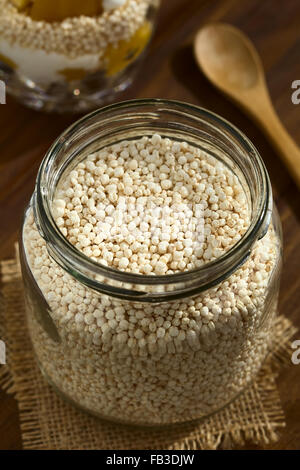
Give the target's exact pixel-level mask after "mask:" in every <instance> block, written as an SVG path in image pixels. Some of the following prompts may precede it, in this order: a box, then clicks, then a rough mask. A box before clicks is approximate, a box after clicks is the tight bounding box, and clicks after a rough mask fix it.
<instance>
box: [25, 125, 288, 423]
mask: <svg viewBox="0 0 300 470" xmlns="http://www.w3.org/2000/svg"><path fill="white" fill-rule="evenodd" d="M52 214H53V218H54V220H55V222H56V225H57V227H58V229H59V231H60V232H61V234H62V235H63V236H64V237H65V238H66V240H68V242H69V243H70V244H71V245H73V247H75V248H76V250H78V252H80V253H81V254H82V255H85V257H87V258H89V259H92V260H93V261H94V263H95V264H96V263H97V264H99V265H102V266H106V267H107V268H112V269H113V270H117V271H118V272H123V273H128V274H135V275H138V276H148V277H151V276H152V278H154V279H156V278H157V279H158V280H159V281H158V282H160V281H161V278H162V276H171V277H172V276H174V275H178V274H180V273H184V272H187V271H188V272H192V271H195V272H196V270H197V269H199V268H205V267H206V266H209V265H210V264H211V263H214V262H215V263H216V262H218V260H219V259H221V258H222V257H224V256H225V255H226V254H227V253H228V252H230V250H231V249H232V248H233V247H235V246H236V245H237V244H238V243H239V242H240V241H241V239H242V238H243V236H244V235H245V234H246V232H247V230H248V229H249V225H250V221H251V208H250V205H249V197H248V195H247V193H246V192H245V190H244V187H243V184H242V183H241V181H240V179H239V178H238V177H237V176H236V175H235V174H234V173H233V172H232V171H231V169H230V168H229V167H228V166H226V165H225V164H224V163H223V162H221V161H220V160H218V159H217V158H215V157H214V156H212V155H209V154H208V153H207V152H205V151H203V150H201V149H199V148H197V147H196V146H194V145H192V144H190V143H188V142H185V141H176V140H175V139H172V138H164V137H162V136H160V135H159V134H157V133H155V134H154V135H152V136H145V137H142V138H139V139H135V140H134V139H131V140H128V141H127V140H123V141H121V142H118V143H117V144H112V145H110V146H106V147H104V148H102V149H101V150H100V151H96V152H93V153H91V154H89V155H88V156H86V157H85V158H84V159H83V160H82V161H80V163H78V164H77V165H76V166H75V167H73V169H72V170H71V171H69V172H65V174H64V177H63V178H61V180H60V182H59V184H58V185H57V188H56V191H55V195H54V197H53V203H52ZM23 243H24V248H25V257H26V262H27V263H28V266H29V269H30V271H31V273H32V275H33V277H34V279H35V281H36V283H37V285H38V287H39V289H40V291H41V293H42V296H43V298H44V301H45V305H42V303H39V305H38V307H37V303H35V302H34V300H32V299H33V297H32V296H29V297H28V299H27V300H28V306H29V307H28V308H29V310H30V309H31V310H34V309H39V308H41V309H43V308H46V309H47V312H48V313H47V317H48V320H49V322H50V323H51V325H52V326H51V328H52V329H54V330H55V335H53V334H51V331H50V332H49V330H48V328H47V324H46V322H45V321H44V320H43V319H42V320H41V318H40V317H39V316H38V315H28V319H29V328H30V333H31V337H32V341H33V345H34V348H35V352H36V355H37V357H38V360H39V363H40V365H41V368H42V370H43V372H44V373H45V375H46V376H47V377H48V378H49V380H50V381H51V383H53V384H54V385H55V387H56V388H57V389H58V390H59V391H61V392H62V393H63V394H64V395H65V396H66V397H68V398H69V399H71V400H72V401H73V402H75V403H76V404H78V405H80V406H81V407H82V408H84V409H86V410H88V411H90V412H92V413H94V414H96V415H98V416H103V417H107V418H109V419H114V420H121V421H124V422H129V423H135V424H149V425H155V424H169V423H175V422H182V421H186V420H192V419H197V418H201V417H203V416H206V415H208V414H210V413H212V412H214V411H216V410H217V409H218V408H220V407H222V406H223V405H224V404H226V403H227V402H229V401H230V400H232V399H233V398H234V397H235V396H236V395H237V393H239V392H240V391H241V390H242V389H243V388H244V387H245V386H246V384H247V383H248V382H249V381H250V380H251V378H252V377H253V375H254V374H255V373H256V372H257V370H258V369H259V367H260V366H261V363H262V361H263V359H264V357H265V356H266V354H267V348H268V343H269V340H270V336H271V323H272V319H273V316H274V314H275V311H276V299H277V292H275V293H274V292H273V290H274V289H275V287H274V285H273V284H274V282H275V281H274V279H273V278H274V276H275V274H274V273H276V272H277V269H278V264H279V258H280V244H279V238H278V235H277V233H276V230H274V226H273V224H272V223H270V225H269V228H268V230H267V233H266V234H264V236H263V237H262V238H261V239H260V240H257V241H256V242H255V244H254V245H253V247H252V249H251V252H250V253H249V254H248V258H247V259H246V260H244V261H243V263H241V264H240V266H239V267H237V268H236V269H234V270H233V272H232V273H231V274H230V275H227V276H224V278H223V279H222V280H221V281H220V282H218V283H217V284H216V285H212V287H210V288H208V289H205V290H203V291H200V292H198V293H196V294H195V295H191V296H187V297H184V296H181V297H180V298H172V299H171V300H169V301H168V300H165V301H163V302H158V301H157V302H148V303H146V302H143V300H141V301H139V300H138V299H137V300H136V301H135V300H134V299H132V300H128V299H126V298H125V299H122V298H121V296H119V297H118V296H116V295H105V294H103V293H99V292H97V291H95V290H93V289H91V288H90V287H88V286H86V285H85V284H83V283H82V282H80V278H78V279H77V278H76V274H75V276H72V275H70V274H69V273H67V272H66V271H65V270H64V269H63V268H62V267H60V266H59V265H58V264H57V263H56V261H54V259H52V257H50V256H49V253H48V251H47V243H46V241H45V240H44V239H43V238H42V237H41V235H40V234H39V231H38V230H37V227H36V223H35V220H34V216H33V211H32V209H31V208H29V210H28V212H27V214H26V218H25V223H24V229H23ZM112 285H113V284H112ZM124 285H125V283H124ZM270 286H271V291H272V292H271V291H270ZM152 288H153V289H154V287H151V286H149V287H148V292H151V289H152ZM168 289H169V287H168V285H163V286H162V287H161V291H162V292H165V293H166V292H167V291H168ZM45 306H46V307H45ZM49 318H50V319H49ZM47 330H48V331H47Z"/></svg>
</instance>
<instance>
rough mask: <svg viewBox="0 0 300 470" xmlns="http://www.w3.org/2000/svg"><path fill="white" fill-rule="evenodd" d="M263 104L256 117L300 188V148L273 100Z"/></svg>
mask: <svg viewBox="0 0 300 470" xmlns="http://www.w3.org/2000/svg"><path fill="white" fill-rule="evenodd" d="M261 105H262V108H261V111H259V109H256V113H255V118H256V120H257V122H258V123H259V124H260V126H261V127H262V128H263V130H264V131H265V133H266V134H267V136H268V137H269V139H270V141H271V143H272V144H273V146H274V148H275V149H276V151H277V152H278V153H279V155H280V156H281V158H282V160H283V162H284V163H285V165H286V166H287V168H288V170H289V172H290V174H291V176H292V177H293V179H294V181H295V183H296V184H297V185H298V188H299V189H300V148H299V147H298V145H297V144H296V143H295V141H294V140H293V139H292V137H291V136H290V135H289V133H288V132H287V130H286V129H285V127H284V126H283V124H282V123H281V121H280V119H279V117H278V116H277V113H276V111H275V109H274V107H273V105H272V103H271V100H269V99H267V101H266V102H265V103H264V104H263V102H262V103H261ZM259 107H260V106H259Z"/></svg>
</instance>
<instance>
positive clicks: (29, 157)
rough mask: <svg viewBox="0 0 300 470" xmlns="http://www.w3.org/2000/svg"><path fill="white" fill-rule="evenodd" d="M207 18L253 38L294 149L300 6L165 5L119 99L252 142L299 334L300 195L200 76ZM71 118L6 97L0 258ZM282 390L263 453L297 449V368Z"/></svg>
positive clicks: (10, 422)
mask: <svg viewBox="0 0 300 470" xmlns="http://www.w3.org/2000/svg"><path fill="white" fill-rule="evenodd" d="M209 21H226V22H229V23H232V24H234V25H236V26H238V27H240V28H241V29H242V30H243V31H244V32H245V33H247V34H248V35H249V36H250V37H251V39H252V40H253V42H254V43H255V45H256V46H257V49H258V51H259V53H260V55H261V57H262V60H263V64H264V67H265V71H266V74H267V82H268V85H269V88H270V93H271V96H272V100H273V103H274V105H275V108H276V110H277V112H278V114H279V116H280V118H281V119H282V121H283V123H284V124H285V126H286V127H287V129H288V131H289V132H290V133H291V135H292V136H293V137H294V138H295V140H296V141H297V143H298V145H300V134H299V129H300V104H299V105H293V104H292V102H291V92H292V90H291V83H292V81H293V80H296V79H300V2H299V0H285V1H283V0H281V1H279V0H264V1H261V0H245V1H241V0H163V2H162V8H161V13H160V17H159V24H158V29H157V33H156V36H155V38H154V39H153V42H152V45H151V48H150V52H149V54H148V56H147V58H146V61H145V64H144V66H143V68H142V70H141V72H140V75H139V77H138V79H137V81H136V83H135V85H134V86H133V87H132V88H131V89H130V90H129V91H128V92H126V94H125V95H124V99H130V98H145V97H147V98H150V97H160V98H170V99H178V100H182V101H188V102H191V103H194V104H197V105H201V106H203V107H207V108H209V109H211V110H213V111H215V112H217V113H219V114H220V115H222V116H224V117H225V118H227V119H228V120H230V121H231V122H233V123H234V124H235V125H237V126H238V127H239V128H240V129H241V130H243V131H244V132H245V133H246V134H247V135H248V137H250V139H252V141H253V142H254V143H255V145H256V146H257V148H258V149H259V151H260V153H261V155H262V157H263V159H264V161H265V163H266V165H267V168H268V170H269V173H270V177H271V181H272V185H273V190H274V196H275V201H276V203H277V206H278V208H279V212H280V216H281V220H282V224H283V232H284V269H283V276H282V284H281V294H280V304H279V308H280V312H281V313H284V314H285V315H287V316H288V317H289V318H291V319H292V320H293V321H294V323H295V324H297V325H298V326H299V327H300V278H299V262H300V245H299V239H300V224H299V217H300V197H299V192H298V191H297V188H296V186H295V185H294V183H293V181H292V179H291V178H290V176H289V175H288V173H287V171H286V169H285V167H284V166H283V164H282V163H281V162H280V161H279V159H278V157H277V155H276V154H275V152H274V151H273V150H272V148H271V146H270V145H269V143H268V142H267V140H266V139H265V138H264V136H263V135H262V133H261V132H260V131H259V129H258V128H257V127H256V126H255V125H254V124H253V123H252V122H251V121H250V120H249V119H248V118H246V117H245V116H244V115H243V114H242V113H241V112H240V111H238V110H237V108H235V107H234V105H232V104H231V103H230V102H229V101H228V100H227V99H226V98H224V97H223V96H221V95H220V94H219V93H218V92H217V91H216V90H215V89H214V88H213V87H212V86H211V85H210V84H209V83H208V82H207V81H206V79H205V78H204V77H203V76H202V75H201V73H200V72H199V71H198V70H197V67H196V65H195V62H194V59H193V52H192V47H191V44H192V40H193V36H194V34H195V32H196V30H197V29H198V28H199V27H200V26H201V25H202V24H204V23H205V22H209ZM75 118H76V117H74V116H63V115H62V116H57V115H56V116H55V115H46V114H43V113H37V112H34V111H31V110H29V109H26V108H24V107H22V106H21V105H19V104H17V103H16V102H15V101H14V100H12V99H10V98H9V99H8V103H7V104H6V105H0V129H1V130H0V258H1V259H4V258H9V257H11V256H12V255H13V245H14V242H15V241H16V239H17V235H18V229H19V226H20V221H21V217H22V213H23V210H24V207H25V205H26V204H27V202H28V199H29V197H30V195H31V193H32V191H33V187H34V181H35V176H36V172H37V169H38V166H39V164H40V162H41V159H42V157H43V155H44V152H45V150H46V149H47V148H48V146H49V145H50V143H51V142H52V141H53V139H54V138H55V137H56V136H57V135H58V134H59V133H60V132H61V131H62V130H63V129H64V128H65V127H66V126H67V125H69V124H70V123H71V122H73V121H74V119H75ZM298 339H300V332H299V338H298ZM0 367H1V366H0ZM279 391H280V395H281V398H282V404H283V408H284V411H285V414H286V423H287V426H286V428H285V429H284V430H283V431H282V432H281V437H280V440H279V441H278V442H276V443H275V444H271V445H268V446H266V447H265V448H268V449H299V448H300V365H298V366H296V365H291V367H290V368H289V369H287V370H285V371H284V372H282V373H281V375H280V378H279ZM21 447H22V444H21V437H20V430H19V421H18V410H17V404H16V402H15V400H14V399H13V398H12V397H10V396H7V395H6V394H5V393H3V392H1V391H0V449H21ZM246 448H250V449H253V448H255V446H253V445H248V446H246Z"/></svg>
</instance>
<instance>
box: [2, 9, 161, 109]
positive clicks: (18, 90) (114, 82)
mask: <svg viewBox="0 0 300 470" xmlns="http://www.w3.org/2000/svg"><path fill="white" fill-rule="evenodd" d="M58 3H59V4H58ZM159 4H160V0H88V1H86V2H78V1H77V2H74V0H63V1H59V2H58V1H57V0H49V1H48V0H47V1H46V0H45V1H40V0H34V1H31V0H18V1H17V0H0V79H2V80H4V82H5V84H6V89H7V91H8V93H10V94H11V95H13V96H15V97H16V98H17V99H18V100H19V101H21V102H22V103H23V104H25V105H28V106H30V107H32V108H35V109H37V110H45V111H56V112H84V111H88V110H91V109H95V108H97V107H99V106H100V105H102V104H103V103H105V102H109V101H112V100H114V99H115V98H116V96H117V95H118V93H120V92H122V91H124V90H125V89H126V88H127V87H128V86H129V85H130V84H131V83H132V80H133V78H134V76H135V74H136V72H137V70H138V68H139V65H140V63H141V60H142V57H143V52H144V51H145V48H146V46H147V45H148V43H149V41H150V39H151V36H152V32H153V29H154V21H155V17H156V12H157V9H158V7H159Z"/></svg>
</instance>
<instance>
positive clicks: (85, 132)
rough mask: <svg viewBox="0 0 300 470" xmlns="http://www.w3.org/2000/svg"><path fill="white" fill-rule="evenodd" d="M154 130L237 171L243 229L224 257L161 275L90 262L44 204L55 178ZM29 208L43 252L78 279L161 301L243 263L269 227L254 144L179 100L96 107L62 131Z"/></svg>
mask: <svg viewBox="0 0 300 470" xmlns="http://www.w3.org/2000/svg"><path fill="white" fill-rule="evenodd" d="M154 133H159V134H160V135H162V136H163V137H168V138H170V139H173V140H177V141H186V142H188V143H189V144H191V145H193V146H196V147H198V148H200V149H202V150H204V151H205V152H207V153H208V154H210V155H212V156H213V157H215V158H217V159H218V160H220V161H222V163H223V164H225V165H226V166H227V167H228V168H229V169H230V170H231V171H232V172H233V173H234V174H235V175H236V176H237V177H238V178H239V181H240V183H241V184H242V186H243V188H244V190H245V194H246V197H247V200H248V205H249V209H250V213H251V220H250V224H249V228H248V230H247V231H246V233H245V234H244V235H243V236H242V238H241V239H240V240H239V242H238V243H237V244H235V245H234V246H233V247H232V248H231V249H230V250H228V251H227V252H226V253H225V254H224V255H223V256H221V257H219V258H218V259H217V260H214V261H212V262H210V263H207V264H205V265H203V266H202V267H200V268H197V269H194V270H192V271H185V272H182V273H176V274H172V275H164V276H146V275H141V274H133V273H128V272H123V271H118V270H116V269H113V268H110V267H107V266H104V265H101V264H99V263H97V262H95V261H93V260H92V259H90V258H88V257H87V256H85V255H84V254H83V253H82V252H80V251H79V250H77V249H76V248H75V247H74V246H73V245H72V244H71V243H70V242H69V241H68V240H67V239H66V238H65V237H64V236H63V234H62V233H61V231H60V230H59V228H58V227H57V225H56V224H55V221H54V218H53V215H52V211H51V206H52V201H53V199H54V195H55V191H56V188H57V185H58V182H59V181H60V180H61V178H62V177H63V176H64V175H65V174H67V173H69V172H70V171H71V170H72V169H74V168H75V167H76V166H77V165H78V163H79V162H80V161H82V160H84V159H85V158H86V157H87V156H88V155H89V154H91V153H94V152H95V151H98V150H101V149H102V148H104V147H106V146H108V145H111V144H113V143H117V142H120V141H122V140H130V139H138V138H141V137H143V136H145V135H146V136H151V135H153V134H154ZM33 207H34V214H35V220H36V224H37V227H38V230H39V232H40V234H41V236H42V237H43V238H44V239H45V241H46V244H47V249H48V252H49V254H50V256H51V257H52V258H53V259H54V260H55V261H56V262H57V263H58V264H59V265H60V266H61V267H62V268H63V269H64V270H65V271H67V272H68V273H69V274H70V275H72V276H73V277H74V278H76V279H77V280H78V281H79V282H81V283H83V284H85V285H86V286H88V287H89V288H91V289H94V290H95V291H98V292H99V293H105V294H108V295H110V296H113V297H118V298H122V299H127V300H130V301H137V302H164V301H170V300H174V299H179V298H184V297H190V296H193V295H196V294H197V293H199V292H201V291H204V290H207V289H209V288H211V287H213V286H215V285H217V284H219V283H220V282H222V281H223V280H224V279H226V278H227V277H229V276H230V275H231V274H232V273H233V272H234V271H235V270H236V269H238V268H239V267H240V266H241V265H242V264H243V263H244V262H245V260H246V259H247V258H248V256H249V255H250V252H251V248H252V246H253V245H254V243H255V242H256V241H257V240H258V239H260V238H262V237H263V236H264V235H265V234H266V232H267V230H268V226H269V223H270V220H271V214H272V190H271V186H270V181H269V178H268V174H267V171H266V168H265V166H264V164H263V162H262V160H261V158H260V156H259V154H258V152H257V150H256V148H255V147H254V146H253V144H252V143H251V142H250V141H249V140H248V139H247V138H246V137H245V136H244V135H243V134H242V133H241V132H240V131H239V130H238V129H236V128H235V127H234V126H232V125H231V124H230V123H228V122H227V121H225V120H223V119H221V118H220V117H218V116H217V115H215V114H213V113H211V112H209V111H207V110H205V109H202V108H199V107H196V106H192V105H188V104H185V103H180V102H176V101H165V100H158V99H157V100H134V101H129V102H124V103H118V104H115V105H111V106H107V107H105V108H102V109H100V110H98V111H95V112H93V113H91V114H89V115H88V116H86V117H84V118H82V119H80V120H79V121H77V122H76V123H75V124H74V125H72V126H71V127H70V128H68V129H67V130H66V131H65V132H64V133H63V134H61V136H60V137H59V138H58V139H57V140H56V141H55V142H54V144H53V145H52V147H51V148H50V149H49V151H48V152H47V154H46V156H45V158H44V160H43V162H42V164H41V166H40V169H39V173H38V177H37V183H36V188H35V193H34V196H33Z"/></svg>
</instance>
